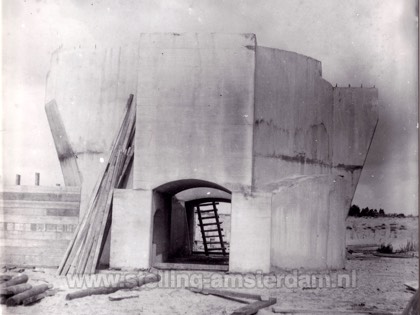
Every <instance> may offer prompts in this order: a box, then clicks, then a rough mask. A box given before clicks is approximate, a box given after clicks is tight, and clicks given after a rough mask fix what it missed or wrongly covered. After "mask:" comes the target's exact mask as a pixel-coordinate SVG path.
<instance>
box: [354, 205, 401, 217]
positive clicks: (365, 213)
mask: <svg viewBox="0 0 420 315" xmlns="http://www.w3.org/2000/svg"><path fill="white" fill-rule="evenodd" d="M349 217H372V218H377V217H393V218H405V215H404V213H389V214H386V213H385V211H384V209H382V208H381V209H379V211H378V210H377V209H369V207H366V208H363V209H360V207H359V206H358V205H352V206H351V207H350V210H349Z"/></svg>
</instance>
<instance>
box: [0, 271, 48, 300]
mask: <svg viewBox="0 0 420 315" xmlns="http://www.w3.org/2000/svg"><path fill="white" fill-rule="evenodd" d="M2 278H3V279H6V278H9V280H7V281H5V282H3V283H1V284H0V304H6V305H7V306H17V305H30V304H33V303H34V302H37V301H39V300H41V299H43V298H44V297H46V296H48V292H47V290H49V289H51V288H52V285H51V284H41V285H37V286H32V285H31V284H29V283H27V282H28V279H29V278H28V276H27V275H25V274H22V275H18V276H16V277H13V276H10V277H9V276H7V277H2Z"/></svg>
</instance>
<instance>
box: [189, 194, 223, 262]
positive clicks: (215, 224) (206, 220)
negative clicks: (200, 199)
mask: <svg viewBox="0 0 420 315" xmlns="http://www.w3.org/2000/svg"><path fill="white" fill-rule="evenodd" d="M218 204H219V203H218V202H216V201H212V202H205V203H200V204H198V205H197V206H196V211H197V217H198V226H199V227H200V230H201V237H202V239H203V245H204V253H205V255H206V256H209V254H222V255H223V256H226V248H225V244H224V243H223V236H224V235H223V234H222V231H223V228H222V227H221V224H222V223H223V222H220V221H219V214H218V211H217V207H216V205H218ZM209 207H210V208H209ZM214 232H217V234H212V233H214ZM215 237H216V238H218V239H219V240H218V241H212V240H211V238H215ZM215 244H219V245H220V247H213V245H215Z"/></svg>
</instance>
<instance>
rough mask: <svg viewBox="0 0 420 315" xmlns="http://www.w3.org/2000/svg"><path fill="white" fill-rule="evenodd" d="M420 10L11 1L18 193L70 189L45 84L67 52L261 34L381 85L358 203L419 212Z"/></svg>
mask: <svg viewBox="0 0 420 315" xmlns="http://www.w3.org/2000/svg"><path fill="white" fill-rule="evenodd" d="M417 13H418V4H417V1H416V0H405V1H396V0H369V1H366V0H281V1H280V0H264V1H262V0H260V1H258V0H245V1H239V0H238V1H236V0H230V1H222V0H203V1H194V0H179V1H175V0H173V1H151V0H147V1H143V0H135V1H134V0H133V1H130V0H127V1H123V0H112V1H111V0H103V1H93V0H90V1H86V0H54V1H52V0H34V1H31V0H3V1H2V108H1V110H2V112H1V114H2V126H1V129H0V130H1V135H2V137H1V138H0V141H1V145H2V148H3V150H2V156H1V161H0V162H1V165H2V167H1V168H0V172H1V174H0V176H1V179H2V182H3V183H4V184H6V185H13V184H14V182H15V174H21V176H22V179H21V183H22V184H23V185H32V184H33V183H34V173H35V172H40V173H41V184H42V185H55V184H56V183H59V184H61V185H63V178H62V174H61V169H60V166H59V162H58V159H57V155H56V151H55V148H54V143H53V140H52V136H51V133H50V130H49V127H48V122H47V119H46V115H45V111H44V104H45V83H46V75H47V72H48V70H49V65H50V57H51V53H52V52H53V51H54V50H56V49H57V48H59V47H61V46H62V47H63V48H64V49H71V48H73V47H79V46H81V47H83V46H89V47H92V44H95V45H96V44H97V45H98V46H116V45H125V44H127V43H130V42H132V41H134V40H136V39H137V38H138V35H139V33H148V32H176V33H184V32H220V33H255V34H256V35H257V41H258V45H260V46H268V47H273V48H279V49H284V50H290V51H295V52H298V53H300V54H304V55H308V56H310V57H313V58H315V59H318V60H320V61H321V62H322V67H323V77H324V78H325V79H326V80H327V81H329V82H330V83H332V84H333V85H334V86H335V84H338V86H348V85H349V84H351V85H352V86H360V85H361V84H363V86H364V87H369V86H374V85H375V86H376V87H377V88H378V90H379V105H380V109H379V117H380V120H379V125H378V127H377V130H376V134H375V137H374V140H373V142H372V146H371V150H370V153H369V155H368V158H367V161H366V165H365V168H364V170H363V173H362V176H361V178H360V182H359V186H358V188H357V191H356V194H355V198H354V200H353V203H355V204H358V205H359V206H361V207H366V206H368V207H370V208H377V209H379V208H383V209H385V212H388V213H391V212H397V213H406V214H413V213H417V212H418V210H417V208H418V170H417V168H418V141H417V134H418V129H417V122H418V106H417V98H418V90H417V87H418V81H417V80H418V74H417V70H418V60H417V58H418V42H417V41H418V14H417Z"/></svg>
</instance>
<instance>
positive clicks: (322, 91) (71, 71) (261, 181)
mask: <svg viewBox="0 0 420 315" xmlns="http://www.w3.org/2000/svg"><path fill="white" fill-rule="evenodd" d="M327 66H328V65H327ZM129 94H133V95H134V102H135V104H136V133H135V145H134V148H135V150H134V161H133V164H132V166H131V171H130V176H129V178H128V180H127V183H126V187H125V189H117V190H115V191H114V198H113V210H112V225H111V231H110V233H109V235H108V241H107V244H106V245H105V250H104V253H103V255H102V256H103V257H102V259H103V260H109V264H110V266H111V267H115V268H149V267H151V266H154V265H159V264H160V265H162V264H165V263H168V264H169V263H172V264H173V265H176V263H177V262H178V261H180V260H179V259H181V258H182V259H183V260H181V261H183V262H184V263H187V264H188V263H189V262H191V261H194V262H196V260H194V259H195V258H194V255H196V256H200V255H201V256H202V257H206V258H205V259H202V260H201V262H202V263H203V264H205V263H206V262H208V261H209V260H211V259H212V257H215V256H217V255H216V252H217V248H216V247H214V246H213V245H212V244H210V243H217V242H218V240H219V238H218V236H219V235H218V232H219V231H220V224H221V223H220V222H219V226H217V225H216V228H215V229H214V230H215V232H216V234H213V236H214V237H213V238H212V239H213V242H211V239H210V241H208V240H207V243H208V244H207V255H208V257H207V256H206V255H205V254H206V253H204V255H203V254H202V253H195V251H194V246H195V245H196V244H195V243H197V239H199V238H200V236H201V235H200V233H199V232H196V231H197V228H196V226H197V225H200V224H201V225H202V222H201V223H200V222H197V211H199V210H198V209H197V206H200V205H203V206H202V208H203V207H204V206H205V205H208V204H209V203H210V204H213V202H215V204H217V205H218V207H219V208H220V209H222V208H223V207H225V208H226V205H228V208H229V210H228V211H227V212H228V213H229V214H230V218H229V219H230V224H227V223H226V222H224V223H223V224H224V230H225V231H224V232H223V233H224V235H222V237H224V238H225V239H224V242H225V243H226V244H227V243H228V247H229V248H227V247H226V248H224V250H225V252H226V253H225V255H223V253H222V254H220V253H219V256H218V257H221V258H217V257H216V258H214V259H215V261H217V259H220V261H223V262H222V263H220V265H221V266H223V268H224V269H225V270H226V269H228V270H229V271H232V272H255V271H262V272H269V271H270V270H275V269H276V268H300V267H304V268H311V269H312V268H319V269H325V268H342V267H344V262H345V218H346V216H347V213H348V209H349V207H350V205H351V201H352V199H353V195H354V193H355V190H356V186H357V183H358V180H359V177H360V173H361V171H362V168H363V165H364V162H365V159H366V156H367V153H368V151H369V146H370V143H371V141H372V137H373V135H374V132H375V128H376V125H377V122H378V114H377V103H378V91H377V90H376V89H375V88H359V87H357V88H353V87H348V88H347V87H345V88H341V87H333V86H332V85H331V84H330V83H329V82H327V81H325V80H324V79H323V78H322V70H321V62H319V61H317V60H315V59H312V58H310V57H307V56H303V55H300V54H297V53H294V52H289V51H284V50H279V49H274V48H267V47H261V46H258V45H257V41H256V36H255V35H253V34H172V33H168V34H141V35H139V39H138V42H136V43H132V44H131V45H128V46H126V47H113V48H96V47H94V45H92V47H88V48H86V47H81V48H79V47H77V48H72V49H59V50H58V51H56V52H55V53H54V54H53V56H52V61H51V69H50V72H49V74H48V79H47V90H46V102H50V101H51V100H53V99H54V100H55V101H56V103H57V105H58V110H59V112H60V115H61V117H62V123H63V125H64V127H65V130H66V133H67V136H68V139H69V142H70V144H71V149H72V152H70V153H69V154H68V155H66V154H62V153H60V152H59V158H60V162H61V165H62V169H63V175H64V180H65V182H66V184H68V185H77V183H74V181H72V180H71V179H69V178H68V167H69V166H68V165H69V163H68V159H71V158H74V156H77V159H76V160H77V168H78V171H79V172H80V178H81V182H82V208H81V212H83V207H84V206H85V204H86V200H87V198H88V196H89V193H90V191H91V190H92V187H93V185H94V184H95V181H96V179H97V177H98V174H99V172H100V169H101V168H102V167H103V163H102V162H103V159H105V160H106V157H107V153H108V150H109V148H110V145H111V142H112V140H113V138H114V136H115V133H116V132H117V130H118V128H119V124H120V123H121V119H122V115H123V112H124V106H125V103H126V101H127V98H128V96H129ZM57 150H58V151H59V148H57ZM222 204H223V207H222ZM220 209H219V210H220ZM228 221H229V220H228ZM228 225H229V226H228ZM209 226H211V224H209ZM201 227H202V226H200V229H201ZM200 229H199V230H198V231H200ZM208 230H209V229H208ZM197 234H198V235H197ZM201 237H202V236H201ZM227 238H229V240H227ZM201 240H202V242H203V243H204V242H205V241H204V240H203V239H201ZM219 245H220V244H219ZM216 246H217V244H216ZM212 248H215V249H214V253H212ZM196 251H197V252H199V250H196ZM180 257H181V258H180ZM177 259H178V260H177ZM223 259H225V260H223ZM215 266H216V267H215V268H217V266H218V265H217V264H216V265H215Z"/></svg>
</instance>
